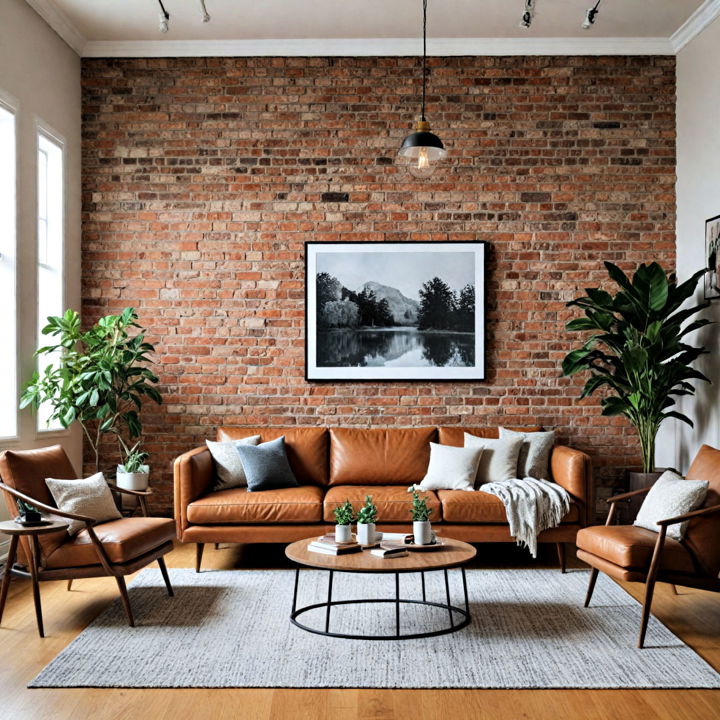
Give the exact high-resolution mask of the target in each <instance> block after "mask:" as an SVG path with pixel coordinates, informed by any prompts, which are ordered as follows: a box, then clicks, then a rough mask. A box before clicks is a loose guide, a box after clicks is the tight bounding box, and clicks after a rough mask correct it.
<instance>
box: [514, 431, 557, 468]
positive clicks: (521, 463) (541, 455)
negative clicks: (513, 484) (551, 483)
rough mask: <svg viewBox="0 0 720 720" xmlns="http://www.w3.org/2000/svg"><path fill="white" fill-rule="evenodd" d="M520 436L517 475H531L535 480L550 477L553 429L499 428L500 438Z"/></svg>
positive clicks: (553, 441)
mask: <svg viewBox="0 0 720 720" xmlns="http://www.w3.org/2000/svg"><path fill="white" fill-rule="evenodd" d="M514 437H519V438H522V440H523V444H522V446H521V447H520V456H519V457H518V467H517V477H519V478H526V477H531V478H535V479H536V480H549V479H550V453H551V452H552V449H553V445H554V444H555V431H554V430H547V431H545V432H517V431H516V430H508V429H507V428H504V427H501V428H500V439H501V440H503V439H505V438H514Z"/></svg>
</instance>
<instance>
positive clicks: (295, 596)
mask: <svg viewBox="0 0 720 720" xmlns="http://www.w3.org/2000/svg"><path fill="white" fill-rule="evenodd" d="M299 580H300V568H299V567H296V568H295V589H294V590H293V604H292V611H293V613H294V612H295V608H296V606H297V590H298V581H299Z"/></svg>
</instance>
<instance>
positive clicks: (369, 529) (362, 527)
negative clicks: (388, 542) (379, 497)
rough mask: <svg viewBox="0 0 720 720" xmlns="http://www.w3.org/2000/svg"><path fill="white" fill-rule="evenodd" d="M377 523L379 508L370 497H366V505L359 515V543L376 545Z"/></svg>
mask: <svg viewBox="0 0 720 720" xmlns="http://www.w3.org/2000/svg"><path fill="white" fill-rule="evenodd" d="M376 521H377V507H375V504H374V503H373V501H372V497H371V496H370V495H366V496H365V504H364V505H363V506H362V507H361V508H360V510H358V514H357V541H358V542H359V543H360V544H361V545H374V544H375V538H376V534H375V522H376Z"/></svg>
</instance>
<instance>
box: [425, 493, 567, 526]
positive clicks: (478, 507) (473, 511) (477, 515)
mask: <svg viewBox="0 0 720 720" xmlns="http://www.w3.org/2000/svg"><path fill="white" fill-rule="evenodd" d="M437 495H438V498H439V499H440V503H441V504H442V516H443V521H444V522H448V523H478V524H487V525H490V524H498V523H507V515H506V514H505V506H504V505H503V503H502V500H500V498H499V497H497V496H495V495H490V494H489V493H485V492H482V491H480V490H476V491H475V492H465V491H463V490H438V491H437ZM579 519H580V509H579V508H578V506H577V503H575V502H572V501H571V502H570V511H569V512H568V514H567V515H566V516H565V517H564V518H563V519H562V522H564V523H574V522H579Z"/></svg>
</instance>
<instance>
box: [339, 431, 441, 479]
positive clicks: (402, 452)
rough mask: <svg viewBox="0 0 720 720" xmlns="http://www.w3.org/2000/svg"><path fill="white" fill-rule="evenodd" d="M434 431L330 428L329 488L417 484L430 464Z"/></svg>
mask: <svg viewBox="0 0 720 720" xmlns="http://www.w3.org/2000/svg"><path fill="white" fill-rule="evenodd" d="M436 432H437V431H436V430H435V428H432V427H430V428H374V429H365V428H362V429H358V428H333V429H332V430H330V485H403V486H405V488H407V486H408V485H413V484H414V483H420V481H421V480H422V479H423V477H425V473H426V472H427V469H428V463H429V462H430V443H431V442H434V441H435V437H436Z"/></svg>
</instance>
